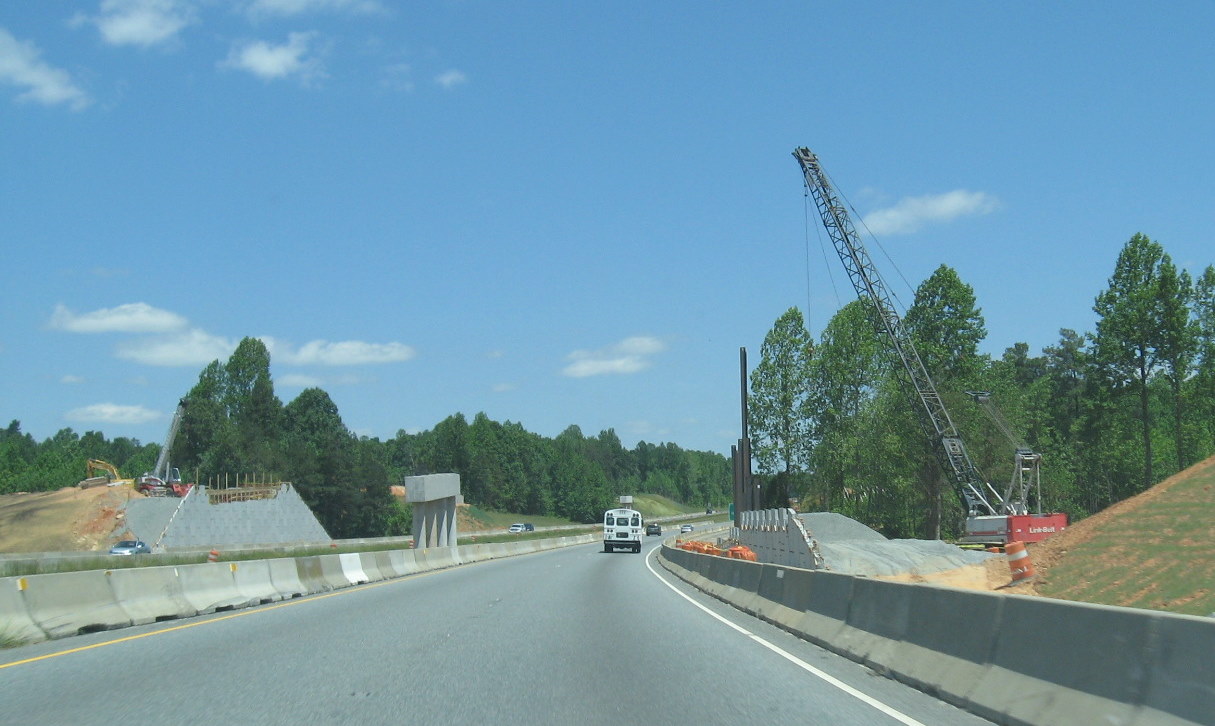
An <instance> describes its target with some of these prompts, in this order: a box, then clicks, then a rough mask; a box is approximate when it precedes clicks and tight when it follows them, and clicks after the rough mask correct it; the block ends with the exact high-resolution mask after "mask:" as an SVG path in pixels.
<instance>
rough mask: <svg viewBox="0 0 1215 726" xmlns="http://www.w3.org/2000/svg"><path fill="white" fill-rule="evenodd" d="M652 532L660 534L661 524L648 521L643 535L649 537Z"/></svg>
mask: <svg viewBox="0 0 1215 726" xmlns="http://www.w3.org/2000/svg"><path fill="white" fill-rule="evenodd" d="M652 534H662V525H661V524H659V523H657V522H650V523H649V524H647V525H646V526H645V536H646V537H649V536H650V535H652Z"/></svg>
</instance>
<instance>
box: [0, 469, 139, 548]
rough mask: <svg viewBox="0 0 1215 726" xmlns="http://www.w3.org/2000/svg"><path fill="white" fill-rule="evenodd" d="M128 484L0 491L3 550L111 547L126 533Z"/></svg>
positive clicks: (131, 491) (0, 545) (0, 541)
mask: <svg viewBox="0 0 1215 726" xmlns="http://www.w3.org/2000/svg"><path fill="white" fill-rule="evenodd" d="M141 496H142V495H141V494H137V493H136V492H134V491H133V490H132V489H131V487H130V486H129V485H124V486H116V487H94V488H91V489H77V488H76V487H65V488H63V489H60V490H59V491H55V492H22V493H17V494H4V495H0V552H74V551H95V550H102V549H106V548H108V547H109V546H110V545H111V544H112V543H113V542H115V541H117V540H118V539H121V536H122V534H123V510H124V508H125V507H126V503H127V501H128V500H129V499H131V498H133V497H141Z"/></svg>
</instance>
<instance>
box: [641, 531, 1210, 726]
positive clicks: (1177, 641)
mask: <svg viewBox="0 0 1215 726" xmlns="http://www.w3.org/2000/svg"><path fill="white" fill-rule="evenodd" d="M659 559H660V561H661V562H662V564H663V565H664V566H665V567H666V568H667V569H668V570H670V571H671V572H673V573H674V574H676V575H677V576H679V577H681V578H682V579H685V580H687V581H688V582H689V583H691V584H693V585H694V586H696V587H698V588H700V589H702V590H705V591H706V592H708V593H709V594H711V595H713V596H714V597H717V598H719V599H721V600H724V601H726V602H729V603H731V604H733V605H735V606H736V607H739V608H740V609H743V610H744V611H747V612H749V613H751V614H752V615H755V616H757V617H760V618H762V619H764V620H768V621H769V622H773V623H775V624H777V625H779V626H780V627H782V628H784V629H785V630H789V631H791V632H793V633H795V634H799V635H802V636H803V637H805V638H806V639H807V640H810V641H812V642H815V643H817V644H819V645H822V646H824V647H826V648H828V649H829V650H832V651H835V652H837V653H840V654H842V655H845V656H847V657H849V658H852V659H853V660H857V661H859V662H862V663H865V664H866V665H869V666H870V667H872V668H874V669H876V670H878V671H879V672H882V673H888V674H890V675H891V676H892V677H894V678H896V679H897V680H900V681H903V682H905V683H908V684H910V685H912V686H915V687H917V688H921V689H922V690H925V691H928V692H929V693H933V694H934V695H938V696H940V697H941V698H942V699H944V700H945V701H947V702H950V703H952V704H954V705H957V706H959V707H962V708H965V709H967V710H969V711H972V712H974V713H976V714H978V715H980V716H983V717H984V718H988V719H991V720H993V721H995V722H997V723H1001V724H1026V725H1031V724H1032V725H1037V724H1042V725H1043V726H1045V725H1047V724H1050V725H1054V724H1070V723H1120V724H1126V725H1127V726H1157V725H1161V726H1164V725H1165V724H1169V725H1172V726H1182V725H1183V724H1190V725H1193V724H1207V725H1210V724H1215V659H1213V658H1212V655H1211V654H1212V653H1215V620H1211V619H1208V618H1198V617H1192V616H1186V615H1174V614H1171V613H1161V612H1154V611H1147V610H1137V609H1133V608H1118V607H1108V606H1102V605H1091V604H1087V603H1076V602H1070V601H1063V600H1051V599H1048V598H1037V597H1028V596H1023V595H1004V594H1000V593H990V592H981V591H971V590H960V589H953V588H947V587H937V586H932V585H920V584H909V583H899V582H890V581H881V580H870V579H867V578H862V577H852V576H849V575H840V574H837V573H831V572H823V571H810V570H799V569H796V568H789V567H785V566H781V565H771V564H764V563H752V562H746V561H743V560H729V559H727V558H722V557H715V556H712V555H705V554H699V553H695V552H687V551H684V550H679V549H675V548H672V547H668V546H665V545H664V547H663V549H662V550H661V556H660V558H659ZM748 571H749V573H748Z"/></svg>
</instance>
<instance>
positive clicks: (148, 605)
mask: <svg viewBox="0 0 1215 726" xmlns="http://www.w3.org/2000/svg"><path fill="white" fill-rule="evenodd" d="M109 579H110V587H112V588H113V590H114V599H115V602H117V603H118V606H119V607H121V608H122V610H123V611H124V612H125V613H126V614H127V616H128V617H130V619H131V623H132V624H133V625H144V624H146V623H154V622H156V621H157V620H172V619H175V618H188V617H192V616H194V615H197V614H198V610H197V609H195V607H194V606H193V605H192V604H191V603H190V601H189V600H187V599H186V593H185V589H184V588H183V587H182V584H181V578H180V577H178V575H177V568H176V567H134V568H130V569H122V570H111V571H110V576H109Z"/></svg>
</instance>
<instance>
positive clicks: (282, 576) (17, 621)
mask: <svg viewBox="0 0 1215 726" xmlns="http://www.w3.org/2000/svg"><path fill="white" fill-rule="evenodd" d="M599 541H600V536H599V535H598V534H586V535H578V536H571V537H557V538H553V539H546V540H526V541H522V542H511V543H507V544H497V545H469V546H464V547H454V548H433V549H429V550H389V551H382V552H361V553H353V554H332V555H319V556H309V557H290V558H277V559H269V560H247V561H242V562H207V563H203V564H197V565H177V566H164V567H141V568H131V569H120V570H88V571H83V572H64V573H56V574H46V575H29V576H25V577H3V578H0V634H3V635H4V636H6V637H8V638H13V639H16V640H19V641H24V642H35V641H39V640H46V639H47V638H63V637H67V636H71V635H77V634H79V633H86V632H92V631H98V630H111V629H114V628H122V627H126V626H129V625H142V624H146V623H151V622H155V621H159V620H170V619H174V618H183V617H191V616H194V615H202V614H207V613H213V612H217V611H223V610H234V609H237V608H244V607H249V606H252V605H258V604H263V603H268V602H274V601H277V600H284V599H291V598H295V597H301V596H304V595H312V594H316V593H321V592H328V591H331V590H335V589H338V588H343V587H350V586H352V585H359V584H364V583H368V582H377V581H381V580H388V579H393V578H397V577H404V576H406V575H412V574H416V573H419V572H425V571H428V570H438V569H443V568H447V567H455V566H458V565H459V564H461V563H471V562H480V561H484V560H489V559H495V558H499V557H513V556H516V555H524V554H530V553H533V552H540V551H543V550H550V549H558V548H561V547H571V546H574V545H581V544H590V543H592V542H599Z"/></svg>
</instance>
